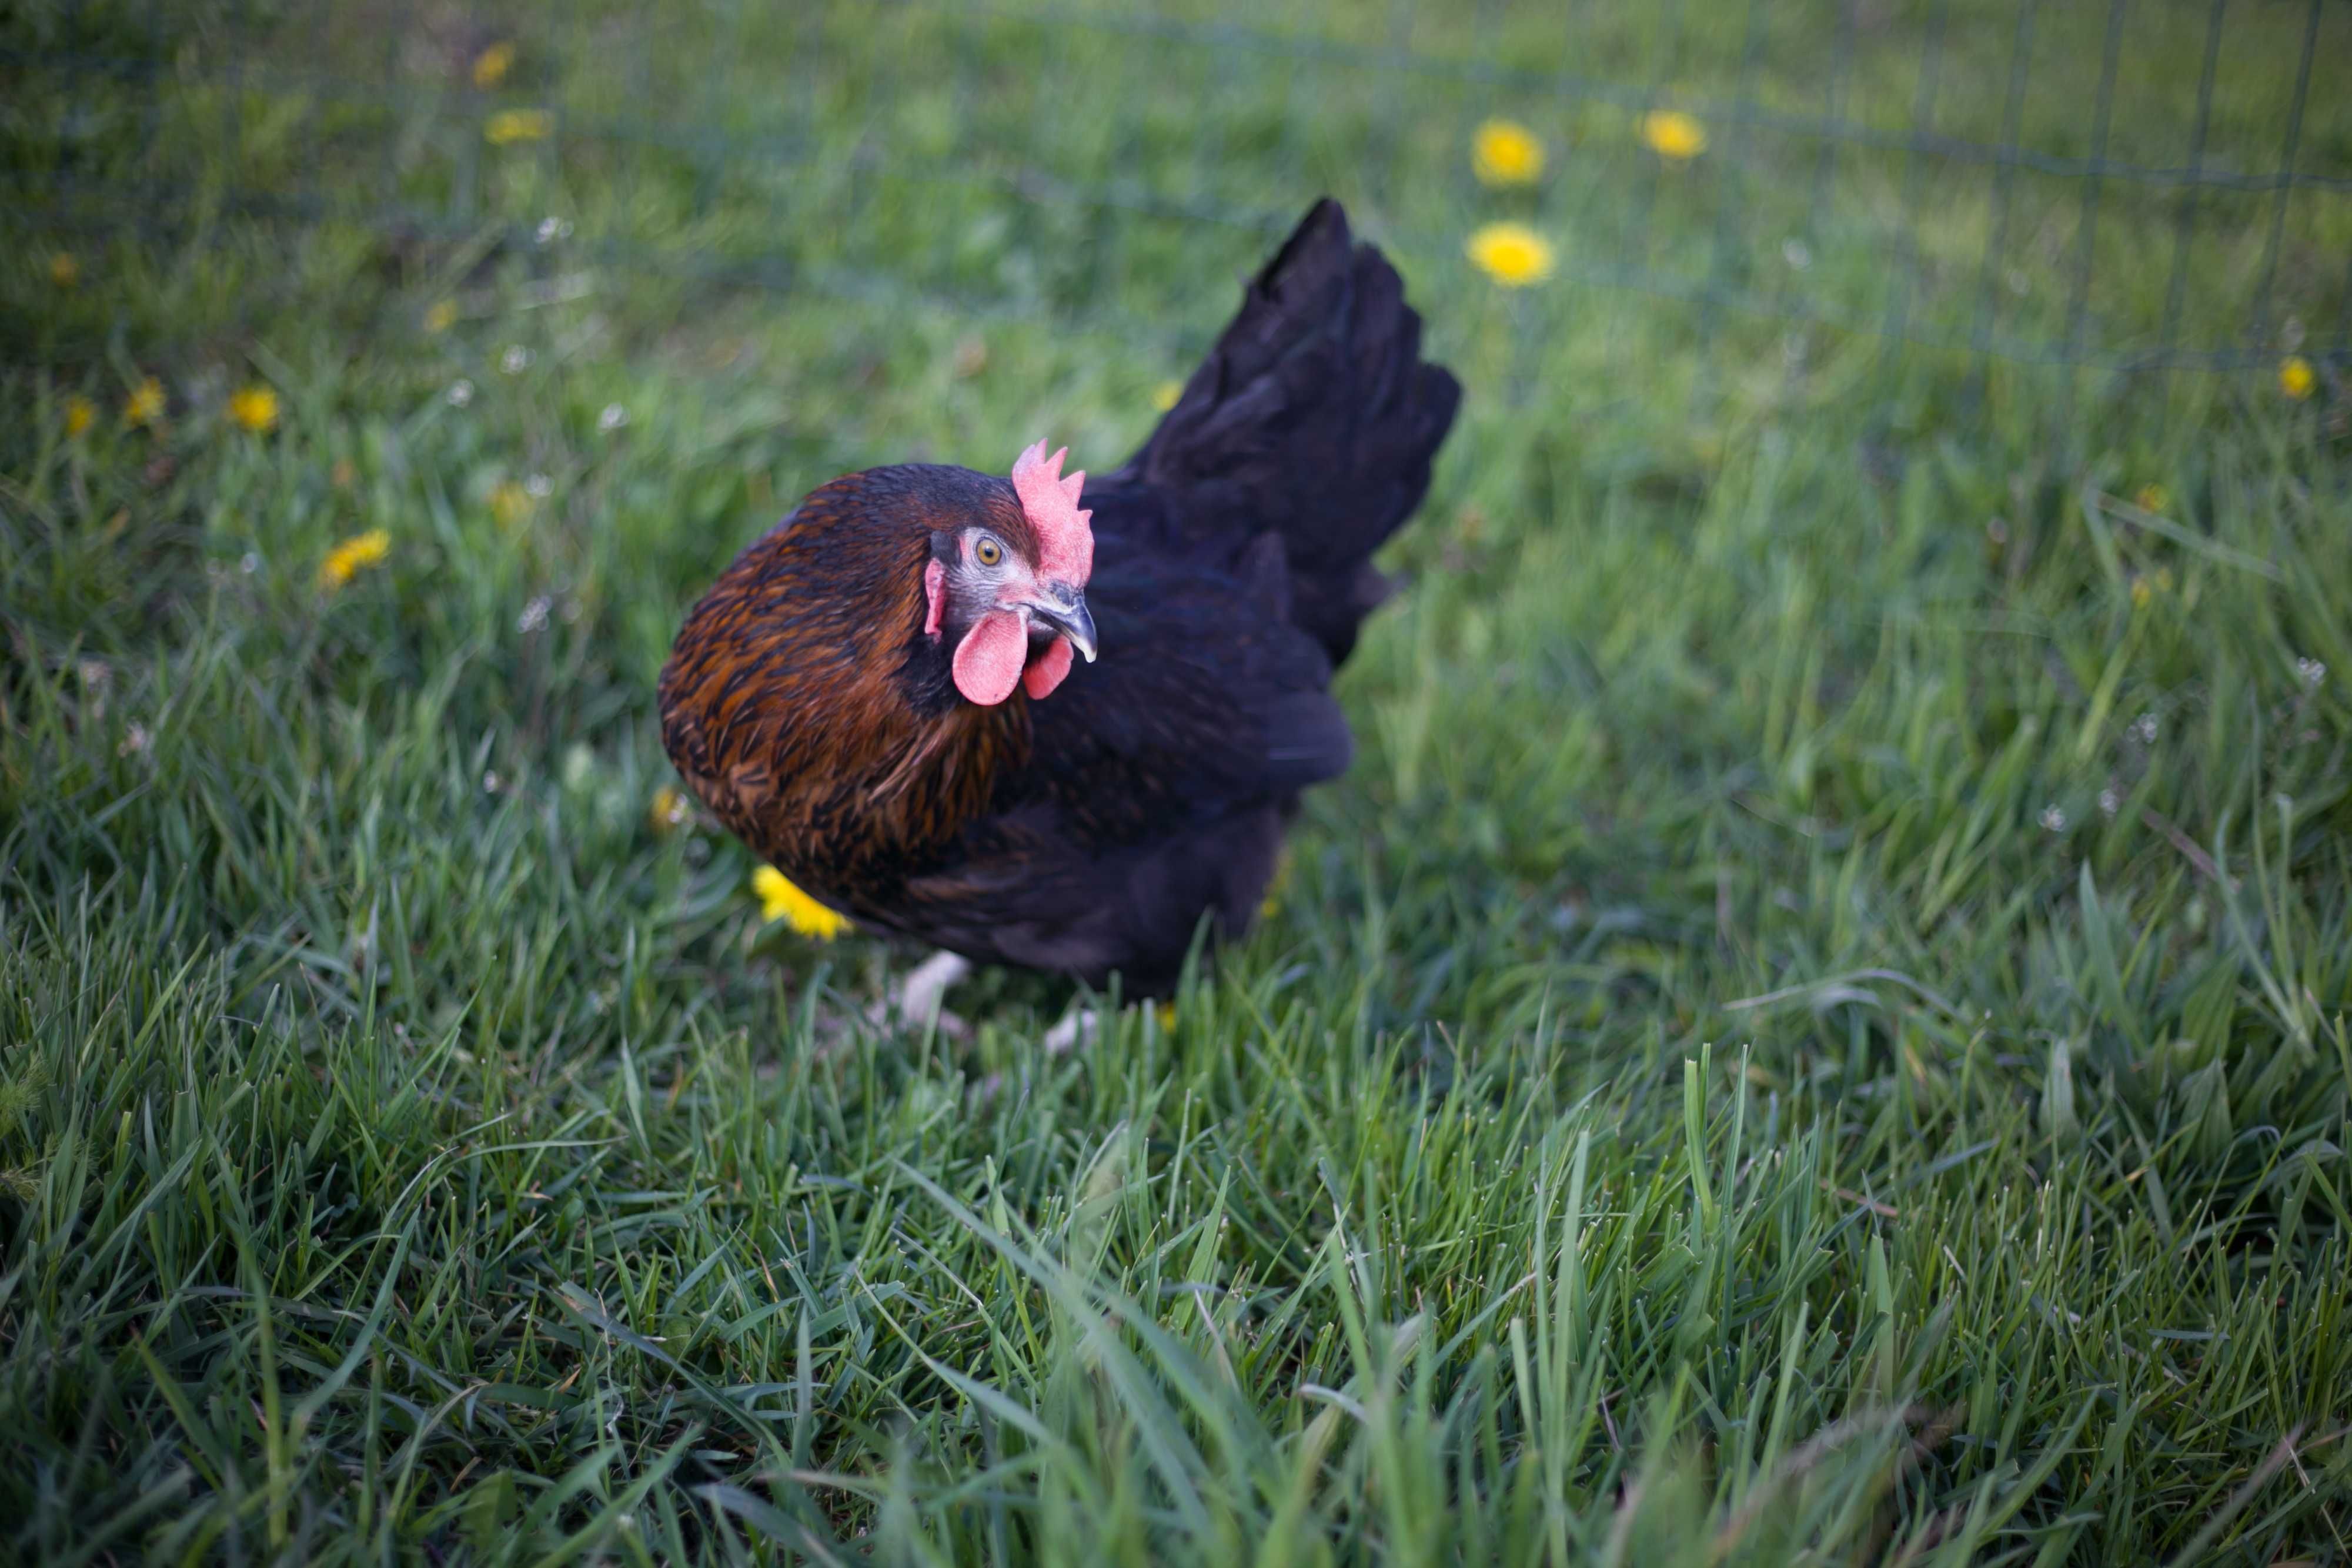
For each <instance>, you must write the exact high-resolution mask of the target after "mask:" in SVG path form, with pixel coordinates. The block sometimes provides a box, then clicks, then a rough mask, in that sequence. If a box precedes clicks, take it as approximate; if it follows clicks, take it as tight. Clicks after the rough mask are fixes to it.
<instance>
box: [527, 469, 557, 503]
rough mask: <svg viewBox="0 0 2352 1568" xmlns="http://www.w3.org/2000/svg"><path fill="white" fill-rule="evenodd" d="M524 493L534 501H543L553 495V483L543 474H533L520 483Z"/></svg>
mask: <svg viewBox="0 0 2352 1568" xmlns="http://www.w3.org/2000/svg"><path fill="white" fill-rule="evenodd" d="M522 487H523V490H524V492H525V493H526V494H527V495H529V496H530V498H531V499H532V500H534V501H544V500H546V499H547V497H549V496H551V495H552V494H553V493H554V490H555V481H554V480H552V479H551V478H549V477H548V476H546V475H544V474H534V475H532V476H530V478H528V479H525V480H524V481H523V482H522Z"/></svg>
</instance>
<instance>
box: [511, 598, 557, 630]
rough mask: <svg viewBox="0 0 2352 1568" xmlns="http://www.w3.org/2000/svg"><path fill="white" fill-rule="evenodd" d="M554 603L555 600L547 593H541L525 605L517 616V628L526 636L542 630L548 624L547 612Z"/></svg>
mask: <svg viewBox="0 0 2352 1568" xmlns="http://www.w3.org/2000/svg"><path fill="white" fill-rule="evenodd" d="M552 605H553V601H551V600H550V599H549V598H548V597H547V595H546V594H544V593H542V594H541V595H540V596H539V597H538V598H536V599H534V600H532V601H530V603H529V604H526V605H524V606H523V607H522V613H521V614H520V615H518V616H516V617H515V630H516V631H518V632H521V633H522V634H523V635H524V636H526V637H528V636H530V634H531V633H532V632H537V631H539V630H541V628H543V627H544V626H546V624H547V612H548V611H549V610H550V609H551V607H552Z"/></svg>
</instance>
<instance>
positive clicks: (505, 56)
mask: <svg viewBox="0 0 2352 1568" xmlns="http://www.w3.org/2000/svg"><path fill="white" fill-rule="evenodd" d="M514 60H515V47H514V46H513V45H512V44H509V43H503V42H501V43H496V44H492V45H491V46H490V47H488V48H487V49H484V50H483V51H482V52H481V53H480V54H478V55H476V56H475V57H474V85H475V86H476V87H478V88H480V89H482V90H483V91H484V92H488V91H489V90H490V89H492V88H494V87H496V86H498V85H499V83H500V82H502V81H504V80H506V79H507V72H509V71H510V70H512V69H513V68H514Z"/></svg>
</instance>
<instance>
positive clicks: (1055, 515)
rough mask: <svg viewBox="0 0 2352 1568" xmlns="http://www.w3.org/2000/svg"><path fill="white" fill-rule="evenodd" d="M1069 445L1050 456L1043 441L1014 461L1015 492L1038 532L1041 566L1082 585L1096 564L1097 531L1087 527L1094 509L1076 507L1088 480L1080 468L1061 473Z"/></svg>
mask: <svg viewBox="0 0 2352 1568" xmlns="http://www.w3.org/2000/svg"><path fill="white" fill-rule="evenodd" d="M1069 451H1070V449H1069V448H1068V447H1066V446H1065V447H1064V448H1062V450H1061V451H1059V452H1056V453H1055V454H1054V455H1052V456H1051V457H1048V456H1046V455H1045V443H1044V442H1043V441H1040V442H1039V443H1037V444H1036V445H1034V446H1032V447H1031V448H1029V450H1027V451H1026V452H1024V453H1023V454H1022V455H1020V456H1019V457H1017V458H1015V459H1014V460H1013V494H1014V495H1016V496H1018V497H1021V509H1022V511H1024V513H1026V514H1028V517H1029V526H1030V528H1033V529H1034V530H1035V531H1036V534H1037V570H1039V571H1041V572H1043V573H1044V574H1045V576H1047V577H1049V578H1052V579H1053V580H1055V581H1057V582H1066V583H1068V584H1069V585H1070V586H1071V587H1073V588H1084V587H1085V586H1086V585H1087V578H1088V577H1089V576H1090V575H1092V574H1093V571H1094V569H1095V536H1094V530H1093V529H1092V528H1088V527H1087V523H1088V521H1089V519H1091V518H1092V517H1094V514H1093V513H1092V512H1082V511H1080V510H1079V509H1078V489H1079V486H1082V485H1084V484H1085V483H1086V477H1087V472H1086V470H1085V469H1083V468H1081V469H1079V470H1078V471H1077V472H1076V473H1075V474H1073V475H1071V476H1069V477H1067V478H1064V477H1063V476H1062V459H1063V458H1065V457H1066V456H1068V455H1069Z"/></svg>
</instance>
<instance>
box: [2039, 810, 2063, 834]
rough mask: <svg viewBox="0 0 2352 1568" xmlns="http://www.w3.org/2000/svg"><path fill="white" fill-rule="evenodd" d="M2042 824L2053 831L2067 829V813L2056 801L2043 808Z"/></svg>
mask: <svg viewBox="0 0 2352 1568" xmlns="http://www.w3.org/2000/svg"><path fill="white" fill-rule="evenodd" d="M2042 827H2043V828H2044V829H2046V830H2047V831H2051V832H2053V833H2063V832H2064V831H2066V813H2065V811H2064V810H2062V809H2061V808H2060V807H2059V806H2057V805H2056V804H2055V803H2053V804H2051V805H2047V806H2044V807H2042Z"/></svg>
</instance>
